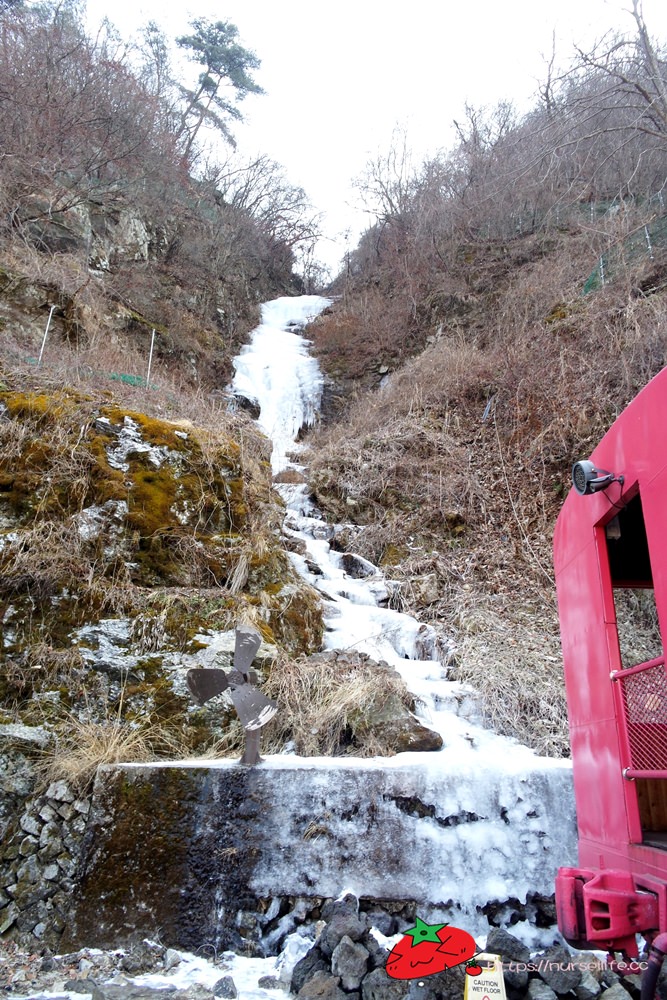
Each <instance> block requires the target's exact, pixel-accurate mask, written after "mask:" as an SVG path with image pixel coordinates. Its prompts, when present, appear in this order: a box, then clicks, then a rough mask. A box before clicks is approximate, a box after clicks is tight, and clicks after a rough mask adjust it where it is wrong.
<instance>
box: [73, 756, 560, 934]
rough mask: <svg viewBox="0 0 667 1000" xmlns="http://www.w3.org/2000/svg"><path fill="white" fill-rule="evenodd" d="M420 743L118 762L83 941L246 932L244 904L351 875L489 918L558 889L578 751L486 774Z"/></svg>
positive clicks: (311, 893)
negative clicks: (319, 753) (362, 751)
mask: <svg viewBox="0 0 667 1000" xmlns="http://www.w3.org/2000/svg"><path fill="white" fill-rule="evenodd" d="M521 749H522V748H519V750H521ZM416 757H418V755H416V754H412V755H410V754H403V755H399V756H398V757H396V758H392V759H390V760H386V759H383V760H381V761H377V762H375V761H372V760H371V761H360V760H355V761H346V760H345V759H344V758H337V759H333V760H332V759H324V760H321V759H313V758H308V759H306V758H294V757H290V756H283V757H272V758H270V759H269V760H267V761H266V762H265V763H264V764H263V765H261V766H259V767H256V768H250V769H249V768H244V767H241V766H239V765H237V764H234V763H230V762H228V761H225V762H220V763H218V764H208V765H196V764H192V765H186V764H174V765H173V766H169V765H160V766H157V765H134V766H129V765H128V766H125V767H120V768H115V769H112V768H109V769H105V770H103V771H102V772H100V777H99V778H98V783H97V786H96V792H95V799H94V805H93V811H92V815H91V819H90V822H89V825H88V830H87V833H86V838H87V844H86V849H85V853H84V867H83V876H82V879H81V888H80V891H79V892H78V893H77V898H76V903H75V905H74V912H73V914H72V921H71V924H70V927H69V930H68V941H67V943H68V944H71V945H74V944H77V945H84V944H89V943H90V942H89V941H88V940H87V936H88V933H89V928H91V927H94V928H95V941H96V943H97V945H98V946H99V945H102V946H104V945H105V944H108V945H116V946H118V944H119V943H122V942H123V941H124V940H131V939H132V938H135V937H142V936H145V935H146V934H153V933H156V932H158V931H159V933H160V935H161V940H163V941H164V942H166V943H169V944H177V945H181V946H184V947H190V948H194V947H199V946H200V945H202V943H209V944H213V945H215V946H216V947H234V946H238V943H239V942H238V940H237V931H236V928H237V927H238V925H239V913H240V912H252V911H253V910H255V909H256V908H257V907H258V906H259V908H260V909H262V907H263V908H264V909H266V906H267V905H268V904H267V901H269V900H271V899H276V898H284V897H295V896H302V897H316V896H317V897H335V896H338V895H339V894H340V893H341V891H343V890H345V889H348V890H351V891H352V892H354V893H355V894H356V895H357V896H359V897H360V898H364V897H365V898H373V899H378V900H395V901H396V900H414V901H416V902H417V903H418V904H419V906H420V907H421V909H422V912H424V913H427V912H429V911H430V909H437V910H438V911H439V912H441V913H442V912H443V911H447V910H451V909H452V907H453V909H454V912H455V913H456V914H457V915H458V916H457V919H458V920H459V922H463V924H464V925H465V926H466V927H467V928H468V929H469V930H470V931H471V932H473V933H484V932H485V931H486V930H488V924H487V923H486V918H484V917H483V916H482V914H481V913H480V910H481V908H483V907H484V906H485V905H486V904H487V903H488V902H492V901H500V902H502V901H504V900H506V899H509V898H515V899H518V900H520V901H523V900H525V898H526V896H527V894H530V893H543V894H550V893H551V892H552V891H553V880H554V875H555V871H556V868H557V867H558V866H559V865H570V864H572V863H574V862H575V858H576V831H575V826H574V809H573V797H572V785H571V772H570V769H569V766H568V764H567V763H566V762H562V761H561V762H556V761H542V762H540V763H537V764H536V766H535V767H534V768H533V769H532V770H530V769H528V770H526V767H525V761H524V762H522V764H521V767H520V768H517V770H516V771H515V772H514V773H512V771H511V770H509V769H508V767H507V763H506V762H505V763H504V764H503V767H502V770H499V771H498V776H497V781H495V782H494V781H493V780H492V775H490V774H489V773H488V772H487V774H486V776H485V778H484V780H483V781H482V782H481V783H480V784H478V783H477V782H476V774H475V772H474V770H472V769H471V770H470V772H469V773H466V769H465V767H464V768H463V771H461V770H457V771H456V772H455V771H454V770H452V769H446V768H443V769H442V771H437V770H435V769H434V768H426V769H425V768H424V767H423V766H419V765H418V764H417V763H416V762H415V761H414V760H413V758H416ZM535 760H536V761H539V759H538V758H535ZM261 900H263V901H264V903H260V902H259V901H261Z"/></svg>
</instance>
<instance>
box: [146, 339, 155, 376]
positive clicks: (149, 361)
mask: <svg viewBox="0 0 667 1000" xmlns="http://www.w3.org/2000/svg"><path fill="white" fill-rule="evenodd" d="M154 343H155V329H154V330H153V333H152V334H151V350H150V354H149V355H148V371H147V372H146V388H147V389H148V388H150V380H151V365H152V364H153V345H154Z"/></svg>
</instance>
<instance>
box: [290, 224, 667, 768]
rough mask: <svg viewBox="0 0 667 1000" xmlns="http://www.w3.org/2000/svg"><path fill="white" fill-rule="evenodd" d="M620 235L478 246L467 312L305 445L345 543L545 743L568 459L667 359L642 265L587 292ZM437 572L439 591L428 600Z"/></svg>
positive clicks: (529, 739) (554, 743)
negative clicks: (642, 282)
mask: <svg viewBox="0 0 667 1000" xmlns="http://www.w3.org/2000/svg"><path fill="white" fill-rule="evenodd" d="M620 224H621V223H619V225H620ZM607 225H608V227H609V226H613V222H609V223H607ZM610 235H612V234H610V233H606V234H600V233H596V234H593V235H591V234H590V233H587V232H580V233H578V234H567V235H559V236H557V237H553V238H550V239H551V245H550V246H549V247H548V248H546V249H545V248H544V247H541V246H539V245H538V242H537V239H536V238H530V239H529V240H527V241H517V242H516V245H515V246H510V247H509V249H507V248H505V249H504V251H503V254H500V253H498V254H496V255H494V254H493V253H491V254H490V256H489V258H488V260H485V258H484V247H481V246H480V247H478V248H477V249H476V251H475V253H476V257H475V259H474V260H473V262H472V263H471V264H470V265H469V269H468V272H466V273H462V274H461V275H460V276H459V277H460V283H461V284H460V287H459V298H458V300H457V301H459V302H463V301H464V300H465V302H466V309H467V312H466V311H464V312H460V313H456V311H454V314H449V315H451V320H449V321H448V318H447V316H448V314H445V322H444V324H443V325H441V327H440V329H439V332H438V331H437V330H434V339H435V343H433V345H432V346H431V347H429V348H428V349H427V350H426V351H425V352H423V353H422V354H421V355H419V356H418V357H415V358H413V359H412V360H408V361H407V362H406V363H405V364H404V365H403V366H402V367H401V368H400V370H398V371H397V372H395V374H393V375H392V376H391V378H390V380H389V382H388V384H387V385H386V386H385V387H384V388H382V389H379V390H377V391H375V392H373V393H369V394H365V395H364V396H363V397H361V398H360V399H359V400H358V401H357V402H354V401H353V402H352V403H351V405H350V408H349V412H348V413H347V415H346V419H345V420H344V421H341V422H340V423H339V424H338V425H336V426H333V427H328V428H325V429H324V430H323V431H320V432H319V433H318V434H317V435H315V436H314V437H313V438H311V445H312V447H311V452H310V455H309V456H308V460H309V462H310V467H311V482H312V485H313V488H314V491H315V494H316V497H317V499H318V502H319V503H320V504H321V505H322V506H323V507H324V508H325V510H326V511H327V512H328V514H329V516H330V517H331V518H332V519H333V520H336V521H346V522H349V521H352V522H354V525H355V526H354V527H353V528H352V529H350V530H349V531H348V533H347V542H346V543H347V544H349V545H351V546H353V547H354V549H355V551H359V552H360V553H361V554H362V555H365V556H367V557H368V558H370V559H371V560H373V561H374V562H376V563H383V564H384V565H385V566H386V567H387V570H388V572H389V573H390V575H391V576H392V577H394V578H396V579H398V580H399V581H401V582H402V587H401V594H400V600H401V602H402V606H403V607H404V608H405V609H406V610H411V611H412V612H414V613H417V614H418V615H420V616H421V617H422V618H423V617H424V616H427V620H430V621H431V622H432V623H433V624H435V625H436V626H437V627H438V628H439V629H441V630H443V631H444V632H448V633H449V634H450V635H453V636H454V638H455V641H456V643H457V647H458V653H457V663H458V666H457V676H458V677H460V678H461V679H463V680H467V681H470V682H471V683H473V684H474V685H475V686H476V687H477V688H478V689H479V690H480V691H481V693H482V695H483V701H484V704H485V711H486V715H487V718H488V719H489V720H490V722H491V723H492V724H493V725H494V726H495V727H496V728H497V729H499V730H500V731H502V732H504V733H507V734H510V735H513V736H516V737H518V738H519V739H521V740H523V741H524V742H526V743H528V744H529V745H532V746H533V747H535V748H536V749H537V750H539V751H541V752H549V753H564V752H567V744H568V737H567V724H566V713H565V698H564V688H563V680H562V668H561V662H560V652H559V642H558V617H557V610H556V606H555V593H554V585H553V572H552V565H551V541H552V532H553V525H554V522H555V519H556V516H557V514H558V511H559V509H560V505H561V503H562V500H563V498H564V496H565V494H566V492H567V489H568V488H569V478H570V468H571V464H572V462H573V461H574V460H576V459H577V458H580V457H583V456H586V455H588V454H590V452H591V451H592V449H593V448H594V447H595V445H596V444H597V442H598V440H599V439H600V437H601V436H602V435H603V433H604V432H605V431H606V429H607V428H608V426H609V424H610V423H611V422H612V421H613V419H614V418H615V417H616V415H617V414H618V413H620V411H621V410H622V409H623V408H624V407H625V406H626V405H627V403H628V402H629V401H630V400H631V399H632V398H633V397H634V395H635V394H636V393H637V391H638V390H639V389H640V388H641V387H642V386H643V385H644V384H645V383H646V382H647V381H648V380H649V379H650V378H651V377H652V376H653V375H654V374H655V373H656V372H657V371H659V370H660V368H661V367H662V366H663V364H664V363H665V360H666V359H667V299H666V297H665V296H664V294H655V295H651V296H643V295H640V294H638V293H637V282H638V280H639V279H638V277H637V274H634V273H630V272H628V273H627V274H625V275H624V276H623V275H620V276H618V277H617V279H616V280H615V282H614V283H613V284H611V285H609V286H608V287H606V288H605V289H604V290H603V291H602V292H598V293H596V294H594V295H590V296H587V297H585V298H584V297H582V294H581V289H582V285H583V281H584V280H585V277H586V276H587V274H588V272H589V270H590V267H589V265H590V261H591V259H594V256H593V252H594V250H595V249H596V248H597V247H598V246H599V241H600V240H601V239H602V237H603V236H604V237H605V238H609V237H610ZM642 267H644V265H642ZM642 274H643V270H642ZM455 277H456V273H455V271H451V272H450V273H449V274H448V276H447V280H448V282H449V286H448V288H449V290H448V294H450V295H451V293H452V288H451V287H450V286H451V285H452V282H453V281H454V280H455ZM434 280H435V279H434ZM466 289H467V290H466ZM395 294H396V296H397V297H398V296H399V295H400V290H396V293H395ZM352 308H353V302H352V297H351V296H348V299H347V301H346V306H345V309H346V312H345V313H344V315H347V314H348V313H349V311H350V310H351V309H352ZM387 308H388V309H389V310H391V309H392V304H391V300H388V306H387ZM334 312H335V309H334ZM427 573H428V574H430V573H435V574H436V576H437V580H438V586H439V590H440V599H439V600H438V601H437V602H436V603H435V604H430V605H429V606H428V607H427V608H426V607H424V606H423V605H421V604H420V599H419V594H420V589H419V586H418V583H419V579H420V577H422V576H423V575H424V574H427Z"/></svg>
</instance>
